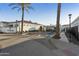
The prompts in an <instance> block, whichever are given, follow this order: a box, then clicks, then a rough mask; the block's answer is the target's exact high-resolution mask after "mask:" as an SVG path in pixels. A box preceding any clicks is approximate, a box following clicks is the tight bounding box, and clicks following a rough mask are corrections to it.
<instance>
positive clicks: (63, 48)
mask: <svg viewBox="0 0 79 59" xmlns="http://www.w3.org/2000/svg"><path fill="white" fill-rule="evenodd" d="M51 42H52V43H53V44H54V45H55V46H56V47H57V50H53V52H54V53H56V54H57V55H61V56H62V55H64V56H79V46H77V45H75V44H73V43H67V42H64V41H62V40H57V39H53V40H51Z"/></svg>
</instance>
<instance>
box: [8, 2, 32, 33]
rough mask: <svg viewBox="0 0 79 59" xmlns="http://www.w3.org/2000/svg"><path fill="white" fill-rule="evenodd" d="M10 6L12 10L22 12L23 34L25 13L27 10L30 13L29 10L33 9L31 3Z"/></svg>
mask: <svg viewBox="0 0 79 59" xmlns="http://www.w3.org/2000/svg"><path fill="white" fill-rule="evenodd" d="M9 6H12V9H17V10H18V11H20V10H21V13H22V19H21V34H22V33H23V22H24V11H25V10H26V11H27V12H28V13H29V9H33V8H32V6H31V4H30V3H11V4H9Z"/></svg>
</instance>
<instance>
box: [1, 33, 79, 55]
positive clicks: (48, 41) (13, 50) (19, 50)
mask: <svg viewBox="0 0 79 59" xmlns="http://www.w3.org/2000/svg"><path fill="white" fill-rule="evenodd" d="M48 34H49V33H37V34H36V35H33V36H31V37H30V38H28V39H27V37H26V38H25V37H24V38H23V40H24V39H25V41H23V42H20V43H18V44H15V45H12V46H10V47H7V48H4V49H1V50H0V55H1V56H78V55H79V46H77V45H74V44H72V43H69V42H65V40H64V41H63V40H62V39H60V40H56V39H53V38H51V37H48V36H47V35H48ZM26 39H27V40H26Z"/></svg>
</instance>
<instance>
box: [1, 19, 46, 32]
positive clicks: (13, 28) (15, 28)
mask: <svg viewBox="0 0 79 59" xmlns="http://www.w3.org/2000/svg"><path fill="white" fill-rule="evenodd" d="M40 26H42V28H43V29H44V30H45V26H44V25H42V24H38V23H33V22H31V21H24V23H23V31H24V32H26V31H32V30H39V28H40ZM0 32H5V33H16V32H21V21H17V22H0Z"/></svg>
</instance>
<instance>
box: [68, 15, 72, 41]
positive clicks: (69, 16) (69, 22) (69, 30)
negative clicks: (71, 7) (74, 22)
mask: <svg viewBox="0 0 79 59" xmlns="http://www.w3.org/2000/svg"><path fill="white" fill-rule="evenodd" d="M68 16H69V31H70V32H71V16H72V14H68ZM70 41H71V33H70Z"/></svg>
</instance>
